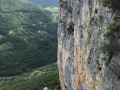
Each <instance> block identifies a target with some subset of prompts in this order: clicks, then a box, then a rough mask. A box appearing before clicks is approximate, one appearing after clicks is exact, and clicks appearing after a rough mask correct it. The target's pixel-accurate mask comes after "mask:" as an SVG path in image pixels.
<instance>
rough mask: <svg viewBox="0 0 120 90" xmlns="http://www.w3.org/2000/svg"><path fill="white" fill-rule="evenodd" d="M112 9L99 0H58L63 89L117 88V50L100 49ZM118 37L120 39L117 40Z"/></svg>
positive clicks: (119, 77) (119, 55) (119, 74)
mask: <svg viewBox="0 0 120 90" xmlns="http://www.w3.org/2000/svg"><path fill="white" fill-rule="evenodd" d="M114 16H115V14H114V13H112V11H111V10H110V9H109V8H107V7H104V6H102V3H100V2H99V0H59V22H58V68H59V77H60V82H61V88H62V90H120V89H118V88H119V87H118V85H120V53H119V52H117V53H114V54H113V55H112V57H111V62H110V63H109V65H106V64H105V63H106V59H107V58H109V54H107V53H103V52H102V51H101V49H100V47H101V44H102V43H104V42H106V40H107V39H106V38H105V37H104V34H105V33H106V32H107V31H108V30H107V27H106V25H107V24H108V23H110V22H113V17H114ZM119 41H120V40H119Z"/></svg>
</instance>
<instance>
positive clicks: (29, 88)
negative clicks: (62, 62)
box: [0, 63, 61, 90]
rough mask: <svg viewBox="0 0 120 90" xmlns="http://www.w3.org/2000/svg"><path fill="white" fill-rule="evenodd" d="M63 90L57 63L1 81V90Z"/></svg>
mask: <svg viewBox="0 0 120 90" xmlns="http://www.w3.org/2000/svg"><path fill="white" fill-rule="evenodd" d="M45 87H48V88H49V89H50V90H61V89H60V83H59V79H58V70H57V65H56V63H53V64H50V65H47V66H44V67H42V68H39V69H36V70H33V71H31V72H29V73H25V74H22V75H20V76H15V77H7V78H6V77H5V78H1V79H0V90H43V88H45Z"/></svg>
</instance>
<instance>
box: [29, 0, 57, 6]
mask: <svg viewBox="0 0 120 90" xmlns="http://www.w3.org/2000/svg"><path fill="white" fill-rule="evenodd" d="M29 1H30V2H33V3H36V4H41V5H42V6H58V0H29Z"/></svg>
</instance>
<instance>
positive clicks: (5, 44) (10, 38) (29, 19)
mask: <svg viewBox="0 0 120 90" xmlns="http://www.w3.org/2000/svg"><path fill="white" fill-rule="evenodd" d="M53 8H54V7H53ZM55 10H56V11H55ZM56 12H57V9H54V11H52V12H51V11H49V9H46V8H42V7H41V6H37V5H35V4H32V3H30V2H28V1H27V0H0V76H12V75H18V74H21V73H23V72H28V71H30V70H32V69H34V68H38V67H41V66H43V65H46V64H49V63H51V62H55V61H56V51H57V35H56V32H57V22H56V21H57V18H56V17H54V18H53V15H54V14H53V13H56Z"/></svg>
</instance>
